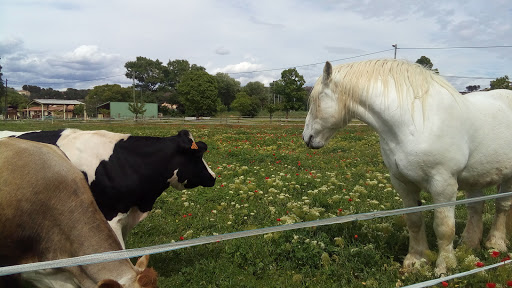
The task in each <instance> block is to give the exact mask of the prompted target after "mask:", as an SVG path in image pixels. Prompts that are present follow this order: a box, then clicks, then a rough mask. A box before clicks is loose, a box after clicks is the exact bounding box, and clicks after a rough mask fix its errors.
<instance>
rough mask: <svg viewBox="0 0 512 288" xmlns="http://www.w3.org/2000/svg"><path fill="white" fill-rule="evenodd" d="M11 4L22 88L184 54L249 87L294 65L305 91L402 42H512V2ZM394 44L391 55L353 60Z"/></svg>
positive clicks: (471, 62)
mask: <svg viewBox="0 0 512 288" xmlns="http://www.w3.org/2000/svg"><path fill="white" fill-rule="evenodd" d="M4 2H5V3H4ZM4 2H3V3H2V5H3V6H2V8H4V9H2V12H3V13H2V14H3V17H0V26H2V27H9V31H7V32H6V33H10V34H11V35H16V36H15V37H12V36H11V37H10V38H4V39H2V40H0V57H2V59H1V60H0V61H1V62H0V63H1V64H2V66H3V67H4V68H3V71H2V72H4V78H8V79H10V80H9V81H11V79H12V80H13V83H14V81H20V82H25V81H31V82H37V81H38V82H42V80H45V81H46V82H59V81H60V82H62V81H64V80H66V81H68V79H69V80H71V79H74V80H80V79H91V78H90V77H93V79H96V78H101V77H109V76H115V75H120V74H121V75H122V74H123V73H124V67H123V66H124V63H125V62H126V61H131V60H134V59H135V57H137V56H144V57H147V58H150V59H159V60H160V61H162V62H163V63H167V61H168V60H174V59H186V60H188V61H189V62H190V63H191V64H197V65H201V66H204V67H207V69H208V71H209V72H210V73H213V74H214V73H216V72H224V73H227V72H232V73H241V72H244V74H232V75H231V76H232V77H234V78H237V79H242V80H243V81H241V82H244V81H252V79H262V80H261V81H262V82H264V83H270V82H272V81H273V80H277V79H279V78H280V72H281V71H268V70H271V69H276V68H284V67H294V66H297V67H299V68H298V69H297V70H298V71H299V73H301V74H302V75H303V76H304V78H305V79H306V80H307V81H308V82H307V85H312V84H313V83H314V80H316V78H318V76H319V75H321V73H322V67H323V65H315V66H310V67H309V66H307V67H300V66H302V65H305V64H310V63H323V62H324V61H326V60H331V61H332V60H339V61H336V63H334V64H341V63H346V62H353V61H359V60H365V59H369V58H392V57H393V51H392V47H391V44H395V43H396V44H398V46H399V47H443V46H444V47H446V46H487V45H489V46H490V45H511V44H512V43H511V42H510V41H512V40H510V39H512V22H511V21H510V19H512V10H511V9H510V5H509V3H508V1H500V0H489V1H485V2H482V1H479V0H454V1H441V0H432V1H428V2H425V1H401V0H390V1H378V0H346V1H326V0H319V1H306V0H282V1H272V0H261V1H249V0H242V1H199V0H191V1H178V0H169V1H154V0H149V1H148V2H147V3H145V4H144V5H139V4H138V3H135V2H126V1H121V0H112V1H106V2H105V1H100V0H91V1H85V2H84V1H79V0H70V1H65V2H66V3H64V2H63V1H60V2H59V1H50V0H42V1H38V2H33V1H32V2H27V1H19V0H5V1H4ZM68 3H69V4H68ZM19 15H23V19H24V20H23V21H19ZM10 23H16V25H9V24H10ZM4 37H9V36H8V35H7V34H4ZM385 49H390V51H387V52H385V53H380V54H374V55H370V56H366V57H356V56H359V55H361V54H366V53H371V52H375V51H382V50H385ZM511 51H512V50H511V49H494V50H492V49H474V50H470V49H467V50H453V51H452V50H439V51H434V50H405V49H402V50H398V55H397V57H398V58H401V59H407V60H410V61H415V60H416V59H418V58H419V57H421V56H422V55H425V56H427V57H429V58H431V60H432V62H433V63H434V66H435V67H437V68H439V70H440V71H441V73H442V74H443V73H444V74H447V75H461V76H483V77H501V76H503V75H506V74H512V73H510V72H509V71H510V70H509V69H510V67H512V63H511V62H512V53H510V52H511ZM354 57H355V58H354ZM343 59H346V60H343ZM284 69H285V68H284ZM262 70H265V71H262ZM20 71H22V72H23V73H25V74H21V72H20ZM251 71H261V72H257V73H248V72H251ZM13 73H18V74H13ZM480 73H481V74H480ZM22 75H23V77H22ZM52 77H56V78H52ZM270 77H275V78H274V79H270ZM454 79H455V78H453V79H449V80H450V82H451V83H453V84H454V85H456V86H457V88H458V89H461V87H462V89H463V88H465V87H463V86H461V85H464V84H463V82H464V81H467V82H473V80H472V79H467V80H464V79H462V80H461V79H458V80H454ZM114 80H115V81H120V83H125V82H124V81H125V79H123V77H119V78H116V77H114V78H107V79H105V81H104V83H106V82H107V81H108V82H109V83H112V82H110V81H114ZM270 80H272V81H270ZM486 81H487V80H486ZM98 83H101V81H89V82H77V83H76V84H69V85H73V86H81V87H86V86H89V87H92V86H93V85H96V84H98ZM104 83H103V84H104ZM128 84H129V81H128ZM470 84H471V83H470ZM468 85H469V84H468ZM466 86H467V85H466Z"/></svg>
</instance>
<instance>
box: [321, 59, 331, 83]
mask: <svg viewBox="0 0 512 288" xmlns="http://www.w3.org/2000/svg"><path fill="white" fill-rule="evenodd" d="M331 76H332V65H331V63H330V62H329V61H327V62H325V66H324V76H323V78H322V82H323V83H324V84H327V83H329V80H330V79H331Z"/></svg>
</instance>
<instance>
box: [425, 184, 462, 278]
mask: <svg viewBox="0 0 512 288" xmlns="http://www.w3.org/2000/svg"><path fill="white" fill-rule="evenodd" d="M457 188H458V184H457V181H456V180H455V179H454V178H453V177H449V176H448V175H446V176H444V177H443V176H438V177H433V178H432V180H431V181H430V183H429V186H428V190H429V192H430V193H431V195H432V198H433V201H434V203H435V204H437V203H445V202H450V201H455V200H456V199H457ZM434 231H435V233H436V237H437V246H438V248H439V256H438V258H437V261H436V270H435V272H436V274H437V275H441V274H445V273H446V271H447V269H448V268H453V267H455V266H457V259H456V258H455V253H454V250H453V240H454V239H455V207H454V206H449V207H443V208H438V209H435V210H434Z"/></svg>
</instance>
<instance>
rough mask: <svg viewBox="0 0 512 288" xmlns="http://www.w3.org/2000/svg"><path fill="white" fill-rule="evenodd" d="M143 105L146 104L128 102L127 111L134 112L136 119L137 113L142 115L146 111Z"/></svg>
mask: <svg viewBox="0 0 512 288" xmlns="http://www.w3.org/2000/svg"><path fill="white" fill-rule="evenodd" d="M144 106H146V104H145V103H144V102H139V101H136V102H132V103H129V104H128V111H130V112H132V113H133V114H135V120H137V119H138V117H139V115H144V113H146V109H144Z"/></svg>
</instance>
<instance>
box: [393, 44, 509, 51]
mask: <svg viewBox="0 0 512 288" xmlns="http://www.w3.org/2000/svg"><path fill="white" fill-rule="evenodd" d="M395 45H396V44H395ZM490 48H512V45H491V46H453V47H396V49H404V50H406V49H407V50H443V49H490Z"/></svg>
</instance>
